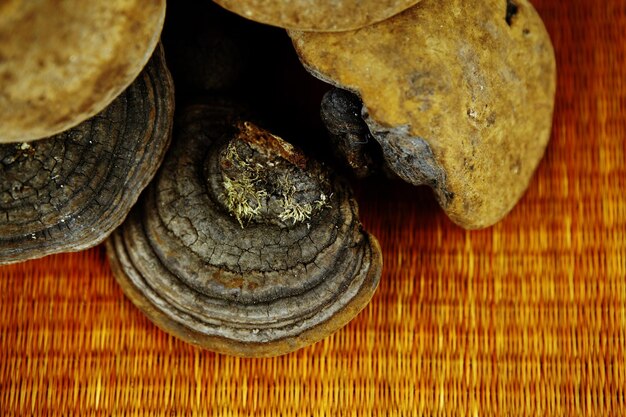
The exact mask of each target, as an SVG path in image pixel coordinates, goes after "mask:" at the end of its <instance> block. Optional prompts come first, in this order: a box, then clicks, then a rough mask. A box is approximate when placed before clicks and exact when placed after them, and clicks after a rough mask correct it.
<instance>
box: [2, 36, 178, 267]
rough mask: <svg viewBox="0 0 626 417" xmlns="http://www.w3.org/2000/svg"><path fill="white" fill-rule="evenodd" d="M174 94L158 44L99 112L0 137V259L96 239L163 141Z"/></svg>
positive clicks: (115, 219) (125, 208)
mask: <svg viewBox="0 0 626 417" xmlns="http://www.w3.org/2000/svg"><path fill="white" fill-rule="evenodd" d="M173 94H174V91H173V84H172V81H171V78H170V75H169V72H168V70H167V68H166V67H165V59H164V57H163V52H162V50H161V48H158V49H157V50H156V51H155V54H154V56H153V58H152V59H151V60H150V61H149V63H148V65H147V66H146V68H145V69H144V71H143V72H142V73H141V74H140V76H139V77H138V78H137V79H136V80H135V82H133V83H132V84H131V85H130V87H128V88H127V89H126V90H125V91H124V93H122V94H121V95H120V96H118V98H116V99H115V100H114V101H113V102H112V103H111V104H110V105H109V106H108V107H107V108H106V109H104V110H103V111H102V112H101V113H98V114H97V115H96V116H94V117H92V118H90V119H88V120H86V121H84V122H83V123H81V124H79V125H78V126H76V127H74V128H72V129H70V130H68V131H65V132H63V133H60V134H58V135H56V136H53V137H50V138H47V139H42V140H39V141H36V142H30V143H21V144H3V145H0V213H1V214H2V215H0V264H2V263H10V262H16V261H22V260H26V259H31V258H37V257H41V256H45V255H48V254H52V253H58V252H67V251H77V250H81V249H86V248H89V247H92V246H95V245H96V244H98V243H100V242H102V241H103V240H104V239H105V238H106V237H107V236H108V235H109V234H110V233H111V232H112V231H113V229H114V228H115V227H117V226H118V225H119V224H120V223H122V221H123V220H124V218H125V217H126V215H127V214H128V212H129V211H130V208H131V207H132V205H133V204H134V203H135V201H136V200H137V198H138V196H139V194H140V193H141V190H142V189H143V188H144V187H145V186H146V185H147V184H148V182H149V181H150V180H151V178H152V177H153V176H154V174H155V172H156V170H157V168H158V165H159V163H160V161H161V160H162V158H163V156H164V155H165V151H166V149H167V146H168V145H169V141H170V138H171V129H172V124H173V112H174V103H173Z"/></svg>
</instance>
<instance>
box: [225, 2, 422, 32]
mask: <svg viewBox="0 0 626 417" xmlns="http://www.w3.org/2000/svg"><path fill="white" fill-rule="evenodd" d="M419 1H420V0H215V2H216V3H217V4H219V5H221V6H223V7H225V8H226V9H228V10H231V11H233V12H235V13H237V14H239V15H241V16H243V17H246V18H248V19H252V20H256V21H258V22H261V23H267V24H270V25H274V26H280V27H283V28H288V29H299V30H311V31H342V30H351V29H357V28H360V27H363V26H366V25H370V24H372V23H374V22H378V21H380V20H384V19H387V18H388V17H391V16H393V15H395V14H397V13H400V12H401V11H403V10H405V9H407V8H408V7H411V6H412V5H414V4H416V3H417V2H419Z"/></svg>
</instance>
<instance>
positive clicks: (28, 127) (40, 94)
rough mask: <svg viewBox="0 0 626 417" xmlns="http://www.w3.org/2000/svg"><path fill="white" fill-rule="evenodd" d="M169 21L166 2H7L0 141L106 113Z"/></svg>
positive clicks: (1, 28) (1, 9)
mask: <svg viewBox="0 0 626 417" xmlns="http://www.w3.org/2000/svg"><path fill="white" fill-rule="evenodd" d="M164 18H165V0H153V1H141V0H107V1H85V0H62V1H58V0H37V1H32V0H31V1H24V0H5V1H2V2H0V143H6V142H26V141H31V140H35V139H40V138H44V137H49V136H52V135H54V134H57V133H60V132H62V131H65V130H67V129H69V128H71V127H74V126H76V125H77V124H79V123H80V122H82V121H84V120H86V119H88V118H89V117H91V116H94V115H95V114H96V113H98V112H100V111H102V110H103V109H104V108H105V107H106V106H107V105H109V104H110V103H111V102H112V101H113V99H114V98H115V97H117V96H118V95H119V94H120V93H121V92H122V91H124V90H125V89H126V88H127V87H128V86H129V85H130V84H131V83H132V82H133V80H134V79H135V78H136V77H137V75H138V74H139V73H140V71H141V70H142V68H143V67H144V66H145V65H146V63H147V62H148V59H149V58H150V56H151V55H152V52H153V51H154V49H155V47H156V45H157V43H158V41H159V36H160V33H161V29H162V27H163V21H164Z"/></svg>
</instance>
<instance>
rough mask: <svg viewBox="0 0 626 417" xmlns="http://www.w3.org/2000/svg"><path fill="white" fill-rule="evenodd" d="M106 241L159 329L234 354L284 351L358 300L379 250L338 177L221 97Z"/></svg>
mask: <svg viewBox="0 0 626 417" xmlns="http://www.w3.org/2000/svg"><path fill="white" fill-rule="evenodd" d="M176 129H177V130H176V132H177V133H175V140H174V145H173V146H172V148H171V149H170V151H169V152H168V155H167V157H166V159H165V161H164V163H163V166H162V168H161V170H160V171H159V173H158V174H157V176H156V178H155V180H154V181H153V182H152V183H151V185H150V186H149V187H148V188H147V190H146V193H145V194H144V195H143V197H142V199H141V200H140V203H139V204H137V206H136V207H135V208H134V209H133V211H132V212H131V214H130V215H129V217H128V219H127V220H126V221H125V222H124V224H123V225H122V227H120V228H119V229H117V230H116V231H115V232H114V233H113V234H112V235H111V237H110V238H109V240H107V252H108V255H109V259H110V261H111V265H112V268H113V272H114V274H115V276H116V278H117V280H118V282H119V283H120V285H121V286H122V288H123V289H124V292H125V293H126V295H127V296H128V297H129V298H130V299H131V300H132V301H133V302H134V303H135V304H136V305H137V306H138V307H139V308H140V309H141V310H143V311H144V313H146V314H147V316H148V317H149V318H150V319H151V320H152V321H153V322H155V323H156V324H157V325H158V326H159V327H161V328H162V329H164V330H165V331H167V332H169V333H171V334H173V335H175V336H177V337H179V338H182V339H183V340H186V341H188V342H190V343H193V344H196V345H199V346H202V347H204V348H207V349H209V350H213V351H217V352H221V353H227V354H233V355H238V356H275V355H280V354H284V353H288V352H291V351H293V350H296V349H299V348H301V347H304V346H306V345H309V344H311V343H314V342H316V341H318V340H320V339H322V338H323V337H325V336H327V335H329V334H330V333H332V332H334V331H335V330H337V329H338V328H340V327H342V326H344V325H345V324H346V323H347V322H348V321H350V320H351V319H352V318H353V317H354V316H355V315H356V314H358V312H359V311H360V310H361V309H362V308H363V307H364V306H365V305H366V304H367V303H368V302H369V300H370V299H371V297H372V295H373V293H374V291H375V289H376V286H377V284H378V281H379V277H380V273H381V268H382V258H381V251H380V247H379V245H378V242H377V241H376V239H375V238H374V237H373V236H371V235H370V234H368V233H367V232H365V231H364V230H363V229H362V226H361V224H360V222H359V220H358V217H357V205H356V202H355V200H354V198H353V197H352V194H351V191H350V190H349V188H348V187H347V185H346V184H345V183H344V182H343V181H342V180H339V179H338V178H335V177H334V176H333V175H332V174H331V173H330V172H329V171H328V170H326V169H325V168H324V167H323V166H322V165H321V164H319V163H317V162H315V161H313V160H310V159H308V158H307V157H306V156H305V155H303V154H302V153H301V152H300V151H299V150H297V149H295V148H294V147H292V146H291V145H290V144H288V143H287V142H285V141H283V140H282V139H280V138H278V137H277V136H275V135H273V134H271V133H269V132H268V131H265V130H263V129H261V128H259V127H256V126H255V125H254V124H252V123H250V122H242V121H240V120H239V116H238V113H237V112H236V111H235V110H234V108H233V107H232V106H231V105H230V104H212V105H198V106H192V107H189V108H187V109H186V111H185V112H184V113H183V114H182V115H180V117H179V119H178V121H177V128H176Z"/></svg>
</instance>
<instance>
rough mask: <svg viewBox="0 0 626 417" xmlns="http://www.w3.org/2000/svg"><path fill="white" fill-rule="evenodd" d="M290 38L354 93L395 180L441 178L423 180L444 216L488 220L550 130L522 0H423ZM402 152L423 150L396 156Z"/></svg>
mask: <svg viewBox="0 0 626 417" xmlns="http://www.w3.org/2000/svg"><path fill="white" fill-rule="evenodd" d="M290 35H291V37H292V39H293V41H294V46H295V47H296V49H297V51H298V53H299V55H300V58H301V60H302V61H303V64H304V65H305V66H306V67H307V69H309V71H311V72H312V73H313V74H314V75H316V76H317V77H319V78H321V79H323V80H325V81H327V82H330V83H332V84H334V85H336V86H338V87H341V88H344V89H347V90H350V91H353V92H355V93H357V94H358V95H359V96H360V97H361V99H362V100H363V106H364V114H363V116H364V119H365V121H366V123H367V124H368V126H369V128H370V130H371V131H372V133H373V134H374V136H375V137H376V138H377V140H379V142H381V145H382V148H383V151H384V152H385V158H386V161H387V163H388V164H389V165H390V166H391V167H392V169H394V170H395V171H396V172H397V173H398V174H399V175H400V176H401V177H403V179H405V180H407V181H409V182H413V183H423V181H418V180H419V178H414V179H413V178H411V177H410V172H406V171H410V170H405V169H404V168H406V167H407V165H411V164H413V168H415V170H416V171H420V170H421V174H423V175H422V178H421V179H422V180H423V177H429V175H430V174H429V173H428V172H426V171H429V170H430V171H433V172H436V171H440V172H441V173H442V175H439V176H437V175H435V176H432V178H430V180H431V182H430V185H431V186H432V187H433V188H434V190H435V192H436V194H437V196H438V198H439V201H440V204H441V205H442V206H443V208H444V209H445V211H446V212H447V214H448V215H449V216H450V218H451V219H452V220H453V221H454V222H456V223H458V224H459V225H461V226H463V227H465V228H480V227H486V226H489V225H492V224H494V223H495V222H497V221H498V220H500V219H501V218H502V217H503V216H505V215H506V214H507V213H508V212H509V211H510V210H511V208H512V207H513V206H514V205H515V204H516V202H517V201H518V200H519V199H520V197H521V196H522V194H523V193H524V191H525V190H526V188H527V186H528V184H529V181H530V179H531V177H532V174H533V172H534V170H535V168H536V167H537V164H538V163H539V160H540V159H541V157H542V155H543V152H544V149H545V146H546V144H547V142H548V140H549V137H550V132H551V125H552V112H553V107H554V95H555V89H556V64H555V58H554V51H553V48H552V44H551V42H550V39H549V36H548V33H547V32H546V29H545V27H544V25H543V23H542V21H541V19H540V17H539V16H538V14H537V13H536V11H535V10H534V9H533V7H532V6H531V4H530V3H528V1H526V0H515V3H512V2H511V1H508V2H507V1H505V0H424V1H423V2H422V3H420V4H418V5H417V6H414V7H413V8H411V9H409V10H407V11H406V12H404V13H402V14H400V15H397V16H395V17H393V18H391V19H388V20H386V21H384V22H381V23H378V24H376V25H372V26H368V27H365V28H363V29H360V30H357V31H353V32H345V33H304V32H291V33H290ZM423 144H425V145H426V146H425V147H424V146H422V145H423ZM418 145H419V146H418ZM411 147H415V149H422V150H423V149H424V148H426V150H427V151H431V152H432V156H433V157H432V158H428V157H427V156H425V154H426V153H428V152H423V153H422V154H421V155H420V154H418V155H406V154H404V155H403V152H404V151H406V150H410V149H411ZM400 157H405V158H404V159H400ZM420 164H421V165H420ZM417 177H419V175H418V176H417Z"/></svg>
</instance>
